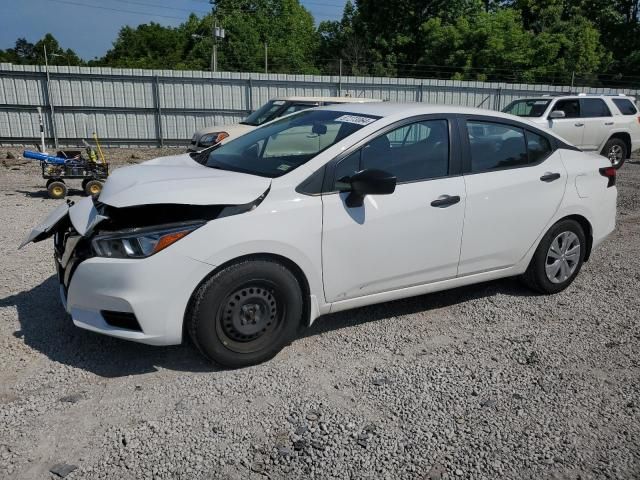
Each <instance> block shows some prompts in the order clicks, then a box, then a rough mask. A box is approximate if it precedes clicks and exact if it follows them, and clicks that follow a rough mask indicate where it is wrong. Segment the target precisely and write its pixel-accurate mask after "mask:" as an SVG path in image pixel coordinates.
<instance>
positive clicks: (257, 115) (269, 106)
mask: <svg viewBox="0 0 640 480" xmlns="http://www.w3.org/2000/svg"><path fill="white" fill-rule="evenodd" d="M285 103H286V102H285V101H284V100H270V101H268V102H267V103H265V104H264V105H263V106H261V107H260V108H259V109H258V110H256V111H255V112H253V113H252V114H251V115H249V116H248V117H247V118H245V119H244V120H243V121H242V122H240V123H243V124H245V125H252V126H254V127H257V126H258V125H262V124H263V123H267V122H268V121H269V120H271V119H272V118H273V116H274V115H275V114H276V113H277V112H278V110H280V109H281V108H282V107H283V105H284V104H285Z"/></svg>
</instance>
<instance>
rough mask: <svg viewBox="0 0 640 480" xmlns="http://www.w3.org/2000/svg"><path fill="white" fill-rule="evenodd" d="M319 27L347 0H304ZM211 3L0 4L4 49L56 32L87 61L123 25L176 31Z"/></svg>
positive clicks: (77, 0) (4, 0)
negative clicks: (152, 24) (18, 41)
mask: <svg viewBox="0 0 640 480" xmlns="http://www.w3.org/2000/svg"><path fill="white" fill-rule="evenodd" d="M301 3H302V4H303V5H304V6H305V7H307V9H308V10H310V11H311V13H312V14H313V16H314V18H315V19H316V22H320V21H322V20H335V19H339V18H340V17H341V16H342V10H343V8H344V4H345V3H346V0H301ZM209 10H210V6H209V2H208V0H0V49H6V48H10V47H13V45H14V43H15V41H16V39H17V38H19V37H24V38H26V39H27V40H28V41H30V42H32V43H35V42H37V41H38V40H39V39H41V38H42V37H43V36H44V35H45V34H46V33H52V34H53V36H54V37H56V39H57V40H58V42H60V45H61V46H62V48H65V49H66V48H71V49H72V50H74V51H75V52H76V53H77V54H78V55H80V56H81V57H82V58H84V59H85V60H91V59H92V58H94V57H101V56H102V55H104V54H105V53H106V51H107V50H108V49H109V48H110V47H111V43H112V42H113V40H115V38H116V36H117V34H118V31H119V30H120V28H121V27H123V26H124V25H129V26H132V27H135V26H137V25H139V24H141V23H149V22H156V23H160V24H162V25H167V26H169V25H171V26H177V25H179V24H180V23H181V22H182V21H184V20H185V19H186V18H187V17H188V15H189V12H191V11H193V12H195V13H196V14H204V13H206V12H208V11H209Z"/></svg>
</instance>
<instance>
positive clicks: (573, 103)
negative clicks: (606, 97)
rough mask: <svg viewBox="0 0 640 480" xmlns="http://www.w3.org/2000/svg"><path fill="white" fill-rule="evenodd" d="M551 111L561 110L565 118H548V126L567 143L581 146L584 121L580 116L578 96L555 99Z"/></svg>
mask: <svg viewBox="0 0 640 480" xmlns="http://www.w3.org/2000/svg"><path fill="white" fill-rule="evenodd" d="M551 111H552V112H555V111H562V112H564V114H565V118H549V119H548V121H549V128H550V129H551V130H553V131H554V132H555V133H557V134H558V135H560V136H561V137H562V138H564V139H565V140H567V141H568V142H569V143H573V144H574V145H575V146H577V147H582V144H583V142H582V141H583V137H584V121H583V119H582V118H581V117H580V100H579V99H578V98H572V99H564V100H557V101H556V103H555V104H554V105H553V106H552V107H551Z"/></svg>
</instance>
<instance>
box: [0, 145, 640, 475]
mask: <svg viewBox="0 0 640 480" xmlns="http://www.w3.org/2000/svg"><path fill="white" fill-rule="evenodd" d="M107 154H108V156H109V157H110V158H111V159H112V161H113V162H114V163H117V164H122V163H127V162H135V161H138V160H140V159H142V158H146V157H150V156H153V155H156V154H158V152H157V151H155V150H137V151H135V152H134V151H132V150H114V151H109V152H108V153H107ZM132 154H134V155H135V156H136V157H138V158H131V155H132ZM2 156H4V154H3V155H2ZM116 156H117V157H118V158H117V159H116ZM36 167H37V165H36V164H35V163H24V162H22V161H20V160H17V161H16V160H13V161H10V160H6V161H4V162H3V163H2V164H1V165H0V221H1V225H2V227H1V228H0V254H1V255H2V263H1V264H0V265H1V267H2V273H3V275H2V281H1V282H0V365H2V368H1V369H0V477H2V478H19V479H37V478H50V477H51V478H59V477H61V476H64V477H65V478H68V479H97V478H105V479H106V478H108V479H114V478H118V479H120V478H122V479H128V478H154V479H155V478H184V479H187V478H189V479H191V478H197V479H200V478H203V479H219V478H220V479H253V478H255V479H261V478H270V479H289V478H293V479H296V478H305V479H306V478H339V479H368V478H371V479H374V478H375V479H383V478H384V479H387V478H388V479H399V478H410V479H459V478H460V479H463V478H474V479H497V478H508V479H546V478H549V479H583V480H584V479H595V478H598V479H599V478H611V479H631V478H640V349H639V348H638V346H639V343H640V320H639V319H638V313H639V312H640V296H639V295H638V291H639V290H640V161H638V160H636V161H634V162H629V163H627V165H625V166H624V167H623V168H622V170H621V171H620V174H619V177H618V178H619V180H618V185H619V210H618V228H617V230H616V232H615V233H614V234H613V235H612V236H611V237H610V238H609V239H608V240H607V241H606V242H605V243H604V244H603V245H602V246H601V247H600V248H598V249H597V250H596V251H594V253H593V255H592V259H591V261H590V262H589V263H588V264H587V265H586V266H585V268H584V269H583V270H582V273H581V274H580V276H579V277H578V279H577V280H576V282H575V283H574V284H573V285H572V286H571V287H570V288H569V289H568V290H566V291H565V292H563V293H561V294H558V295H555V296H552V297H544V296H536V295H533V294H532V293H531V292H529V291H528V290H526V289H525V288H524V287H522V286H521V285H520V284H519V283H518V282H517V281H516V280H503V281H497V282H490V283H485V284H481V285H476V286H472V287H467V288H460V289H457V290H453V291H449V292H443V293H437V294H431V295H425V296H421V297H417V298H413V299H409V300H403V301H396V302H392V303H386V304H382V305H377V306H372V307H367V308H361V309H358V310H354V311H350V312H344V313H340V314H335V315H330V316H327V317H324V318H322V319H320V320H319V321H318V322H317V323H316V324H315V325H314V326H313V327H312V328H311V329H309V330H308V331H307V332H305V333H304V335H303V336H302V338H300V339H299V340H297V341H295V342H294V343H293V344H292V345H291V346H289V347H288V348H286V349H285V350H284V351H283V352H282V353H281V354H280V355H278V356H277V357H276V358H275V359H274V360H272V361H270V362H268V363H266V364H264V365H259V366H256V367H252V368H246V369H243V370H238V371H225V370H219V369H216V368H213V367H211V366H210V365H208V364H207V363H205V362H203V361H202V360H201V358H200V357H199V355H198V354H197V353H196V352H195V351H194V348H193V347H191V346H190V345H188V344H187V345H184V346H179V347H171V348H154V347H149V346H144V345H137V344H133V343H127V342H124V341H119V340H115V339H111V338H108V337H103V336H99V335H95V334H92V333H89V332H86V331H83V330H80V329H77V328H75V327H74V326H73V325H72V324H71V322H70V321H69V319H68V318H67V317H66V316H65V314H64V312H63V310H62V308H61V306H60V304H59V301H58V292H57V284H56V280H55V278H54V276H53V274H54V268H53V264H52V260H51V245H50V242H44V243H40V244H37V245H32V246H30V247H28V248H26V249H24V250H21V251H19V252H18V251H16V245H17V244H18V243H19V240H20V239H21V238H22V236H23V235H24V234H25V232H26V231H27V230H28V229H29V228H30V227H31V226H33V225H34V224H35V223H37V221H39V220H40V218H41V217H42V216H43V215H44V214H45V213H46V212H48V211H49V210H50V209H51V208H52V207H53V206H54V205H55V204H56V201H54V200H49V199H47V198H46V196H45V194H44V181H43V180H42V179H41V178H40V177H39V174H38V170H37V168H36ZM52 472H57V473H52Z"/></svg>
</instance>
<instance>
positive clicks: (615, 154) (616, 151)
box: [607, 145, 624, 167]
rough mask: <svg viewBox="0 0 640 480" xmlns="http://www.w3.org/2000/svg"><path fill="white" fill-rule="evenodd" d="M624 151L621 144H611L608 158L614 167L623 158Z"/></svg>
mask: <svg viewBox="0 0 640 480" xmlns="http://www.w3.org/2000/svg"><path fill="white" fill-rule="evenodd" d="M623 156H624V152H623V150H622V147H621V146H620V145H611V147H609V152H607V158H608V159H609V161H610V162H611V165H613V166H614V167H616V166H618V165H619V164H620V163H621V162H622V161H623V160H624V158H623Z"/></svg>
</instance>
